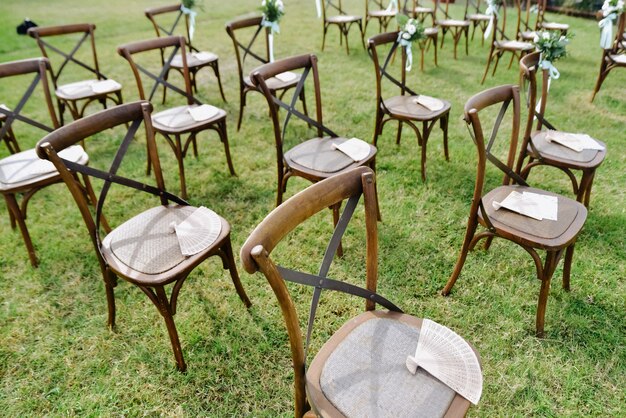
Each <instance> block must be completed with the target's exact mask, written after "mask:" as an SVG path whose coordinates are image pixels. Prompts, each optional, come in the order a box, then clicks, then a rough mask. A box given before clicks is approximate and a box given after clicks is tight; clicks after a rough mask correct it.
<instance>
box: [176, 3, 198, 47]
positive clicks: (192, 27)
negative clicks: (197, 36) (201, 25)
mask: <svg viewBox="0 0 626 418" xmlns="http://www.w3.org/2000/svg"><path fill="white" fill-rule="evenodd" d="M180 11H181V12H183V13H184V14H186V15H187V16H189V40H190V41H192V40H193V33H194V31H195V30H196V15H197V14H198V13H197V12H196V11H195V10H191V9H190V8H188V7H185V6H183V5H182V4H181V5H180Z"/></svg>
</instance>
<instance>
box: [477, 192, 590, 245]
mask: <svg viewBox="0 0 626 418" xmlns="http://www.w3.org/2000/svg"><path fill="white" fill-rule="evenodd" d="M512 191H517V192H519V193H522V192H525V191H526V192H531V193H537V194H542V195H547V196H556V197H557V198H558V212H557V220H556V221H551V220H542V221H538V220H536V219H533V218H529V217H527V216H524V215H520V214H518V213H516V212H513V211H510V210H508V209H505V208H501V209H499V210H496V209H495V208H494V207H493V202H494V201H496V202H502V201H503V200H504V199H505V198H506V197H507V196H508V195H509V194H510V193H511V192H512ZM482 200H483V206H484V208H485V211H486V212H487V216H488V217H489V219H490V221H491V223H492V224H493V226H494V227H495V229H496V231H497V234H498V235H499V236H502V237H507V238H512V239H513V241H515V242H518V243H522V244H523V245H528V246H531V247H533V248H540V249H544V250H552V249H559V248H563V247H565V246H566V245H568V244H569V243H570V242H571V241H572V240H573V239H575V238H576V236H577V235H578V232H579V231H580V229H581V228H582V226H583V224H584V223H585V219H586V218H587V209H586V208H585V206H583V205H582V204H581V203H578V202H576V201H575V200H572V199H569V198H567V197H563V196H560V195H558V194H555V193H551V192H548V191H545V190H539V189H534V188H532V187H525V186H518V185H513V186H500V187H497V188H495V189H493V190H491V191H490V192H489V193H487V194H485V195H484V196H483V198H482ZM478 218H479V221H480V223H481V224H483V225H485V222H484V219H483V216H482V213H481V212H480V211H479V212H478Z"/></svg>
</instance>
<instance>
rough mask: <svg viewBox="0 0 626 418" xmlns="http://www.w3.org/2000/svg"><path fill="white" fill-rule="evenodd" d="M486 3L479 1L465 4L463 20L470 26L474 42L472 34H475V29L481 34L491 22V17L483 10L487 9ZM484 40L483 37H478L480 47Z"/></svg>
mask: <svg viewBox="0 0 626 418" xmlns="http://www.w3.org/2000/svg"><path fill="white" fill-rule="evenodd" d="M487 7H488V2H487V1H485V2H484V3H483V2H481V0H476V1H474V0H467V3H465V18H464V19H465V20H468V21H469V22H470V23H471V24H472V40H474V34H475V32H476V28H480V31H481V33H482V34H484V33H485V31H486V30H487V26H488V25H489V21H490V20H491V15H490V14H486V12H484V10H483V9H485V10H486V9H487ZM484 42H485V39H484V37H483V36H481V37H480V43H481V45H482V44H484Z"/></svg>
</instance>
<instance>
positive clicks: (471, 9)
mask: <svg viewBox="0 0 626 418" xmlns="http://www.w3.org/2000/svg"><path fill="white" fill-rule="evenodd" d="M484 3H485V4H487V1H486V0H485V2H484ZM481 6H482V1H481V0H476V1H474V0H467V1H466V2H465V19H467V16H469V15H471V14H484V13H485V10H483V9H481Z"/></svg>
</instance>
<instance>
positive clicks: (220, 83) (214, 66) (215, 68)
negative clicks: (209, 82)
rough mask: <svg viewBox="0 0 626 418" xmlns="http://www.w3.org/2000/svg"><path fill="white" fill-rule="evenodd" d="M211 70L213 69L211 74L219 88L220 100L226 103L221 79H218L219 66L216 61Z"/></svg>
mask: <svg viewBox="0 0 626 418" xmlns="http://www.w3.org/2000/svg"><path fill="white" fill-rule="evenodd" d="M211 68H213V72H214V73H215V78H217V85H218V86H219V88H220V94H221V95H222V100H224V102H226V103H227V102H228V101H227V100H226V96H224V89H223V88H222V78H221V77H220V65H219V64H218V62H217V60H216V61H215V62H214V63H213V64H211Z"/></svg>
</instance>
